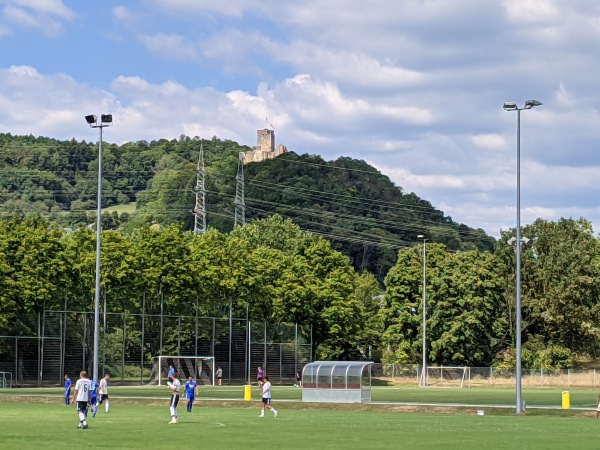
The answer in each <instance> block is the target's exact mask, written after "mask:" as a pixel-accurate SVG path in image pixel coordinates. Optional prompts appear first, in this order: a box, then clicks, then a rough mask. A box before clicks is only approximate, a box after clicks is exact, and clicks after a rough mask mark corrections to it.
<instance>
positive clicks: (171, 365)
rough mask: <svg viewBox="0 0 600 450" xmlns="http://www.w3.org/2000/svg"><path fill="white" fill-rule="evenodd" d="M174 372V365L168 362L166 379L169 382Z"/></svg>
mask: <svg viewBox="0 0 600 450" xmlns="http://www.w3.org/2000/svg"><path fill="white" fill-rule="evenodd" d="M174 373H175V367H173V364H169V372H168V373H167V380H168V382H169V383H171V382H172V381H173V374H174Z"/></svg>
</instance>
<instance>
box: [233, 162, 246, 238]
mask: <svg viewBox="0 0 600 450" xmlns="http://www.w3.org/2000/svg"><path fill="white" fill-rule="evenodd" d="M233 203H234V205H235V222H234V227H236V226H238V225H239V226H243V225H244V224H245V223H246V202H245V201H244V154H243V153H240V160H239V161H238V172H237V175H236V177H235V200H234V202H233Z"/></svg>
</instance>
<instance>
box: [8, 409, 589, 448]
mask: <svg viewBox="0 0 600 450" xmlns="http://www.w3.org/2000/svg"><path fill="white" fill-rule="evenodd" d="M167 406H168V401H165V405H164V406H159V405H154V406H142V405H135V404H133V405H125V404H119V400H118V399H117V398H114V399H113V404H112V405H111V412H110V414H104V411H103V410H100V412H99V413H98V417H97V418H95V419H92V418H90V419H89V423H90V426H89V428H88V429H87V430H80V429H77V423H78V418H77V415H76V412H75V409H74V407H73V406H70V407H67V406H63V405H61V404H60V399H57V402H56V403H26V402H18V401H17V402H6V401H2V398H0V447H1V448H3V449H13V448H14V449H30V448H43V449H65V448H66V449H69V448H98V447H102V448H107V449H113V448H114V449H125V448H147V449H162V448H171V449H173V448H183V449H185V448H194V449H197V448H212V449H223V450H225V449H254V448H256V449H259V448H261V449H264V448H269V449H300V448H322V449H393V448H405V449H416V450H418V449H437V448H444V449H448V450H455V449H456V450H459V449H460V450H465V449H483V448H485V449H575V448H576V449H579V450H583V449H597V448H598V442H597V436H598V430H600V420H599V421H594V420H590V419H572V418H562V417H547V416H524V417H516V416H476V415H464V414H457V415H451V414H417V413H393V412H368V411H336V410H332V411H328V410H295V409H288V408H287V405H286V404H285V403H280V404H279V405H277V407H278V409H279V417H277V418H275V417H273V415H272V414H270V413H267V414H268V415H267V417H265V418H259V417H258V413H259V410H258V407H259V405H258V403H252V404H249V403H243V402H241V403H239V406H237V407H227V408H224V407H214V406H211V402H207V401H205V402H202V401H199V402H198V404H197V406H196V407H195V408H194V411H193V412H192V413H187V412H186V410H185V404H180V407H179V416H180V423H179V424H177V425H169V424H168V423H167V422H168V421H169V420H170V417H169V410H168V407H167Z"/></svg>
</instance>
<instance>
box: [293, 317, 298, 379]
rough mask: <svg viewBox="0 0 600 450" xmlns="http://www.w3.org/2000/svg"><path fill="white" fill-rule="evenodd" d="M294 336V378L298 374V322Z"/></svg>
mask: <svg viewBox="0 0 600 450" xmlns="http://www.w3.org/2000/svg"><path fill="white" fill-rule="evenodd" d="M294 325H295V334H294V377H295V376H296V374H297V373H298V322H296V323H295V324H294Z"/></svg>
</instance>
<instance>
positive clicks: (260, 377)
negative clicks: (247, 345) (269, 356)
mask: <svg viewBox="0 0 600 450" xmlns="http://www.w3.org/2000/svg"><path fill="white" fill-rule="evenodd" d="M264 375H265V373H264V372H263V370H262V367H261V366H258V369H257V371H256V381H258V385H259V386H262V385H263V377H264Z"/></svg>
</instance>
